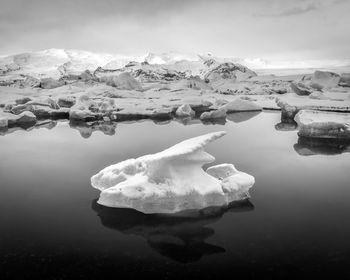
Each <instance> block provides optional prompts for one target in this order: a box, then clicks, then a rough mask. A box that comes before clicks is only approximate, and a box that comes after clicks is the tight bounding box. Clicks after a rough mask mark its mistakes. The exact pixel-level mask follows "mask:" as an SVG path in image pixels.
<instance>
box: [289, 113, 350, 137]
mask: <svg viewBox="0 0 350 280" xmlns="http://www.w3.org/2000/svg"><path fill="white" fill-rule="evenodd" d="M295 121H296V122H297V123H298V126H299V132H298V135H299V136H301V137H311V138H335V139H350V115H349V114H344V113H337V112H321V111H313V110H301V111H300V112H299V113H298V114H297V115H296V116H295Z"/></svg>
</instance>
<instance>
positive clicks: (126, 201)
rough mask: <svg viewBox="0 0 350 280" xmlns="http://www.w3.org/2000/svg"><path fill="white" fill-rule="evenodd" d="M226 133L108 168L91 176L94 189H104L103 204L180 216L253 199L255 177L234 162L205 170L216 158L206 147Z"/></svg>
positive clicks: (187, 142)
mask: <svg viewBox="0 0 350 280" xmlns="http://www.w3.org/2000/svg"><path fill="white" fill-rule="evenodd" d="M225 134H226V132H224V131H222V132H216V133H209V134H206V135H202V136H199V137H195V138H191V139H188V140H185V141H183V142H180V143H178V144H176V145H174V146H172V147H170V148H168V149H166V150H164V151H162V152H159V153H156V154H151V155H145V156H142V157H139V158H137V159H128V160H126V161H122V162H120V163H117V164H114V165H111V166H109V167H106V168H105V169H103V170H101V171H100V172H99V173H98V174H96V175H94V176H93V177H92V178H91V184H92V186H93V187H94V188H96V189H99V190H101V195H100V198H99V200H98V203H99V204H102V205H104V206H109V207H118V208H134V209H136V210H138V211H141V212H144V213H176V212H181V211H185V210H193V209H202V208H206V207H209V206H224V205H227V204H229V203H230V202H232V201H236V200H242V199H245V198H247V197H249V194H248V190H249V188H250V187H251V186H252V185H253V184H254V177H252V176H250V175H248V174H246V173H243V172H240V171H238V170H236V169H235V168H234V167H233V165H229V164H224V165H219V166H216V167H211V168H210V169H209V170H208V172H205V171H204V170H203V169H202V165H203V164H205V163H210V162H212V161H214V160H215V158H214V157H213V156H211V155H210V154H208V153H207V152H205V151H204V147H205V145H207V144H209V143H210V142H213V141H214V140H216V139H218V138H220V137H222V136H224V135H225ZM216 174H225V176H223V175H222V176H216ZM213 175H214V176H213ZM226 175H227V176H226ZM224 177H225V178H224Z"/></svg>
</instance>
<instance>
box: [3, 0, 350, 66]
mask: <svg viewBox="0 0 350 280" xmlns="http://www.w3.org/2000/svg"><path fill="white" fill-rule="evenodd" d="M349 14H350V0H98V1H96V0H59V1H58V0H0V42H1V44H0V54H15V53H20V52H26V51H36V50H42V49H48V48H65V49H81V50H87V51H93V52H108V53H119V54H125V55H140V54H144V53H147V52H155V53H162V52H167V51H179V52H185V53H207V52H211V53H213V54H215V55H218V56H235V57H252V58H255V57H260V58H264V59H284V60H291V59H298V60H302V59H349V58H350V36H349V34H350V16H349Z"/></svg>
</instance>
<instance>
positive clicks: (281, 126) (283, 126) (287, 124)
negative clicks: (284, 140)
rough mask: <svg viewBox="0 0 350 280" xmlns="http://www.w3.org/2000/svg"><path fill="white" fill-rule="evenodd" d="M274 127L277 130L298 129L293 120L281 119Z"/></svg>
mask: <svg viewBox="0 0 350 280" xmlns="http://www.w3.org/2000/svg"><path fill="white" fill-rule="evenodd" d="M275 129H276V130H278V131H294V130H297V129H298V124H297V123H296V122H295V121H294V120H289V121H286V120H282V121H281V122H280V123H278V124H276V125H275Z"/></svg>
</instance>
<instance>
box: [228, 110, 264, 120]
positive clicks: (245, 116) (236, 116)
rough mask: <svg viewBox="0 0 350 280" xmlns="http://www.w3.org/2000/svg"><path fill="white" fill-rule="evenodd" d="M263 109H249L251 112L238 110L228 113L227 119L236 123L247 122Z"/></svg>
mask: <svg viewBox="0 0 350 280" xmlns="http://www.w3.org/2000/svg"><path fill="white" fill-rule="evenodd" d="M260 113H261V111H249V112H237V113H230V114H227V117H226V118H227V119H228V120H229V121H231V122H234V123H240V122H245V121H247V120H250V119H252V118H254V117H256V116H257V115H259V114H260Z"/></svg>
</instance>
